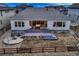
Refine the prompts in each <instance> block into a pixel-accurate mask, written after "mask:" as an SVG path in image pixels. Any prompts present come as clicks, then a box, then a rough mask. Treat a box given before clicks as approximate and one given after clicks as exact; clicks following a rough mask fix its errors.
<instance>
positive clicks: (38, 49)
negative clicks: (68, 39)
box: [0, 46, 79, 54]
mask: <svg viewBox="0 0 79 59" xmlns="http://www.w3.org/2000/svg"><path fill="white" fill-rule="evenodd" d="M66 51H68V52H69V51H79V48H78V47H75V46H66V47H65V46H55V47H33V48H0V53H2V54H7V53H44V52H66Z"/></svg>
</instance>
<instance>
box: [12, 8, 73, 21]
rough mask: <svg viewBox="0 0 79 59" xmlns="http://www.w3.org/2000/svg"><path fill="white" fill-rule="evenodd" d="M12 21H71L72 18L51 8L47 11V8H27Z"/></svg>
mask: <svg viewBox="0 0 79 59" xmlns="http://www.w3.org/2000/svg"><path fill="white" fill-rule="evenodd" d="M11 19H12V20H71V19H72V18H70V17H68V16H67V15H64V14H62V13H60V11H59V10H56V9H53V8H49V10H48V11H47V10H46V9H45V8H27V9H25V10H24V11H22V12H20V13H19V14H17V15H16V16H14V17H12V18H11Z"/></svg>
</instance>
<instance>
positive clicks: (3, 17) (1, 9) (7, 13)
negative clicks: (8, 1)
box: [0, 4, 15, 31]
mask: <svg viewBox="0 0 79 59" xmlns="http://www.w3.org/2000/svg"><path fill="white" fill-rule="evenodd" d="M14 15H15V13H14V9H13V8H9V7H7V6H6V5H5V4H0V31H2V30H3V29H4V27H6V26H7V25H9V24H10V19H9V18H10V17H13V16H14Z"/></svg>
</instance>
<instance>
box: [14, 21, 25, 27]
mask: <svg viewBox="0 0 79 59" xmlns="http://www.w3.org/2000/svg"><path fill="white" fill-rule="evenodd" d="M15 27H24V22H21V21H17V22H15Z"/></svg>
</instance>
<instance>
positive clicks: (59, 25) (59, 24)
mask: <svg viewBox="0 0 79 59" xmlns="http://www.w3.org/2000/svg"><path fill="white" fill-rule="evenodd" d="M53 27H65V22H54V24H53Z"/></svg>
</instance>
